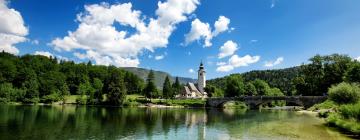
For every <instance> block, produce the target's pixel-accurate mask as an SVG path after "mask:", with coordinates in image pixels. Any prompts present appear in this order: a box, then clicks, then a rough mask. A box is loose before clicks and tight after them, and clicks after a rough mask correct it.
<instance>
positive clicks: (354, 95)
mask: <svg viewBox="0 0 360 140" xmlns="http://www.w3.org/2000/svg"><path fill="white" fill-rule="evenodd" d="M329 98H330V100H332V101H334V102H335V103H337V104H347V103H357V102H358V101H359V99H360V86H359V85H358V84H349V83H345V82H342V83H340V84H338V85H334V86H332V87H331V88H329Z"/></svg>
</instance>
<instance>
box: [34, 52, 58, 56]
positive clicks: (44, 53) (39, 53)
mask: <svg viewBox="0 0 360 140" xmlns="http://www.w3.org/2000/svg"><path fill="white" fill-rule="evenodd" d="M34 54H35V55H42V56H46V57H50V56H51V57H53V56H54V55H53V54H52V53H50V52H46V51H36V52H35V53H34Z"/></svg>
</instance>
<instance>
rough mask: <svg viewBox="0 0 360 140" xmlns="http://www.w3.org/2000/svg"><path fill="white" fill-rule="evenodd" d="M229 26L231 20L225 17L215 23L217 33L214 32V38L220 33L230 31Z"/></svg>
mask: <svg viewBox="0 0 360 140" xmlns="http://www.w3.org/2000/svg"><path fill="white" fill-rule="evenodd" d="M229 24H230V19H228V18H226V17H225V16H220V17H219V19H218V20H217V21H215V24H214V27H215V31H214V32H213V36H217V35H218V34H219V33H221V32H224V31H226V30H228V29H229ZM232 30H233V29H232Z"/></svg>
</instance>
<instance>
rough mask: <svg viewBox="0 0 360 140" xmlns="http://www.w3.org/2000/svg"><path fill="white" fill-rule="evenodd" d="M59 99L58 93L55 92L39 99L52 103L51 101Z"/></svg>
mask: <svg viewBox="0 0 360 140" xmlns="http://www.w3.org/2000/svg"><path fill="white" fill-rule="evenodd" d="M59 100H61V97H60V95H59V94H56V93H53V94H50V95H45V96H43V97H42V98H41V101H42V102H43V103H52V102H57V101H59Z"/></svg>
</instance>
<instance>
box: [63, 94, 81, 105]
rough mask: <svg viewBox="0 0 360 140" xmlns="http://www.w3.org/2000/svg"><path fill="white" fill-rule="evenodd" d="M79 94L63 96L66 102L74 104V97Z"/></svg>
mask: <svg viewBox="0 0 360 140" xmlns="http://www.w3.org/2000/svg"><path fill="white" fill-rule="evenodd" d="M79 97H80V95H67V96H65V97H64V99H65V103H66V104H76V99H77V98H79Z"/></svg>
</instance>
